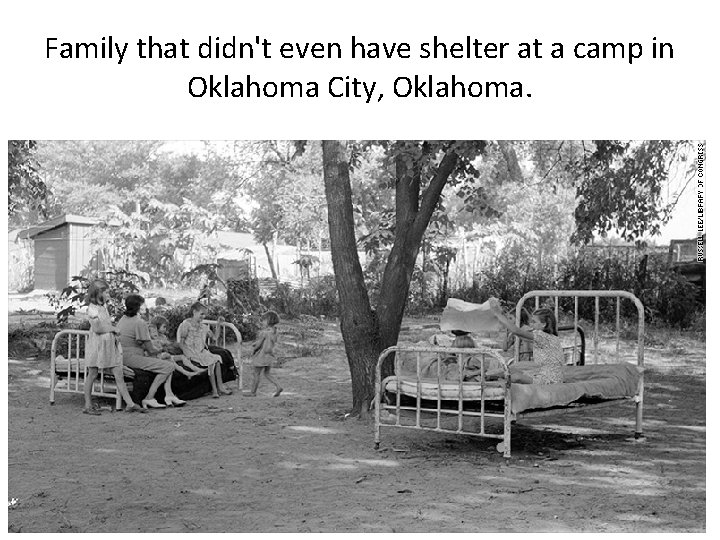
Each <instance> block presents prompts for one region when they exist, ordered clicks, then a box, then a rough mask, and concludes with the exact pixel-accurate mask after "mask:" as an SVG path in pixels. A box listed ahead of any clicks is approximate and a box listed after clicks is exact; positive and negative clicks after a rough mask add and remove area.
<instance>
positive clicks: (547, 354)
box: [533, 330, 565, 384]
mask: <svg viewBox="0 0 720 540" xmlns="http://www.w3.org/2000/svg"><path fill="white" fill-rule="evenodd" d="M533 359H534V361H535V364H536V365H537V368H538V370H537V372H536V373H535V374H534V375H533V383H535V384H555V383H561V382H563V368H564V367H565V356H564V355H563V350H562V343H561V342H560V338H559V337H558V336H554V335H553V334H548V333H546V332H543V331H542V330H535V331H533Z"/></svg>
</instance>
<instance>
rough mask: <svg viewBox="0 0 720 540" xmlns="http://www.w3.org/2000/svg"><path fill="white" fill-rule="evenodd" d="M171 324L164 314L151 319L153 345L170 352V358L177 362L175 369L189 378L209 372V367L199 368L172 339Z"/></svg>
mask: <svg viewBox="0 0 720 540" xmlns="http://www.w3.org/2000/svg"><path fill="white" fill-rule="evenodd" d="M169 324H170V323H169V322H168V320H167V319H166V318H165V317H163V316H162V315H156V316H155V317H153V318H152V319H151V320H150V340H151V341H152V344H153V347H155V348H156V349H159V350H161V351H163V352H166V353H168V354H170V358H168V360H169V361H171V362H174V363H175V371H179V372H180V373H182V374H183V375H185V376H186V377H188V378H190V377H194V376H195V375H199V374H200V373H205V372H207V369H202V368H199V367H197V366H196V365H195V364H193V363H192V362H191V361H190V360H188V358H187V356H185V355H184V354H182V349H180V345H178V344H176V343H173V342H172V341H170V338H169V337H168V335H167V327H168V325H169Z"/></svg>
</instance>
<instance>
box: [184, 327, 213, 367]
mask: <svg viewBox="0 0 720 540" xmlns="http://www.w3.org/2000/svg"><path fill="white" fill-rule="evenodd" d="M210 335H212V332H211V331H210V328H209V327H208V326H207V325H205V324H202V323H199V324H194V323H193V321H192V319H185V320H184V321H183V322H181V323H180V326H179V327H178V329H177V341H178V343H179V344H180V347H182V350H183V354H184V355H185V356H186V357H187V358H188V359H189V360H190V361H191V362H193V363H194V364H199V365H200V367H209V366H211V365H213V364H215V363H217V362H222V358H221V357H220V356H219V355H217V354H213V353H211V352H210V351H209V350H208V348H207V338H208V336H210Z"/></svg>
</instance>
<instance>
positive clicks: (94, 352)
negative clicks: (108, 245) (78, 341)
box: [83, 279, 147, 416]
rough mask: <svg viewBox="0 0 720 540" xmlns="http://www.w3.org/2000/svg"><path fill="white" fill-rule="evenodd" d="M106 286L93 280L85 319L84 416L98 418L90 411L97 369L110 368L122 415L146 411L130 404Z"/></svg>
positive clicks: (95, 413)
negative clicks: (87, 323)
mask: <svg viewBox="0 0 720 540" xmlns="http://www.w3.org/2000/svg"><path fill="white" fill-rule="evenodd" d="M108 289H109V287H108V284H107V282H106V281H104V280H102V279H96V280H94V281H93V282H92V283H91V284H90V287H89V288H88V293H87V300H88V303H89V305H88V310H87V314H88V318H89V319H90V337H88V340H87V345H86V350H85V361H86V366H87V374H86V376H85V388H84V391H85V408H84V409H83V413H85V414H91V415H93V416H99V415H100V411H98V410H97V409H95V408H93V404H92V387H93V385H94V384H95V379H96V378H97V376H98V370H99V369H109V370H111V371H112V374H113V377H115V384H116V385H117V388H118V391H119V392H120V395H121V396H122V398H123V399H124V400H125V404H126V407H125V412H133V411H138V412H143V413H144V412H147V411H145V410H144V409H142V408H141V407H140V406H139V405H137V404H136V403H135V402H133V400H132V398H131V397H130V392H128V389H127V386H125V378H124V377H123V362H122V348H121V347H120V342H119V341H118V338H117V334H118V331H117V329H116V328H115V326H113V324H112V321H111V319H110V314H109V313H108V310H107V308H106V307H105V303H106V302H108V301H109V300H110V292H109V290H108Z"/></svg>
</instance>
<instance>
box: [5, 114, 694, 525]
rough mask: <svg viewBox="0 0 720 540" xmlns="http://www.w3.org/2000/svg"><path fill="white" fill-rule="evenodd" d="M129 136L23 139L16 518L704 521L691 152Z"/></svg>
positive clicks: (14, 388) (14, 342) (10, 396)
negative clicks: (116, 137)
mask: <svg viewBox="0 0 720 540" xmlns="http://www.w3.org/2000/svg"><path fill="white" fill-rule="evenodd" d="M365 131H367V130H365ZM427 131H428V130H427V129H426V130H425V133H427ZM446 131H447V130H443V133H445V132H446ZM385 132H387V130H383V129H378V130H377V133H385ZM517 132H518V134H519V133H523V131H522V130H521V129H518V130H517ZM590 132H592V131H590ZM42 133H43V134H44V133H46V132H45V131H44V132H42ZM136 133H141V131H140V128H138V130H137V131H136ZM203 133H204V132H203ZM279 133H283V134H285V133H286V131H282V132H279ZM313 133H314V132H313ZM463 133H466V131H465V132H463ZM489 133H491V131H489ZM198 138H199V137H198ZM118 139H119V140H106V139H101V138H95V139H92V138H91V139H86V138H77V139H75V138H73V139H71V140H65V139H61V138H50V137H45V138H37V139H19V138H15V139H10V140H8V141H7V144H8V162H7V170H8V189H7V195H8V231H7V232H8V240H7V246H8V253H7V260H8V285H7V286H8V293H7V304H8V339H7V351H8V367H7V406H8V415H7V422H8V424H7V425H8V430H7V436H8V444H7V448H8V454H7V456H8V457H7V461H8V469H7V471H8V472H7V474H8V478H7V486H8V487H7V489H8V514H7V516H8V518H7V519H8V532H16V533H17V532H22V533H26V532H29V533H61V532H64V533H179V532H189V533H335V534H338V533H540V532H567V533H582V532H595V533H598V532H599V533H659V532H662V533H698V532H699V533H703V532H706V512H707V508H706V495H707V494H706V482H707V478H706V475H707V459H706V457H707V434H706V273H705V267H706V253H705V238H706V236H705V233H706V231H705V229H706V225H705V213H704V212H705V210H704V209H705V159H706V158H705V152H706V145H705V142H704V141H698V140H685V139H679V138H678V139H667V138H666V139H652V138H642V139H641V138H629V139H613V140H610V139H598V140H592V139H587V140H583V139H574V138H568V139H563V140H560V139H558V140H544V139H540V138H525V139H518V140H510V139H505V138H501V139H479V138H478V139H477V140H470V139H467V138H460V139H458V140H414V139H387V140H386V139H380V140H374V139H373V140H370V139H362V140H339V139H333V140H329V139H325V140H319V138H308V139H305V140H302V139H300V140H295V139H292V140H291V139H280V140H275V139H272V140H271V139H260V138H253V139H250V138H238V140H219V139H215V140H213V139H210V140H185V139H183V140H172V139H162V140H161V139H152V140H144V139H140V138H137V139H135V138H131V137H127V138H126V137H122V136H118Z"/></svg>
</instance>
